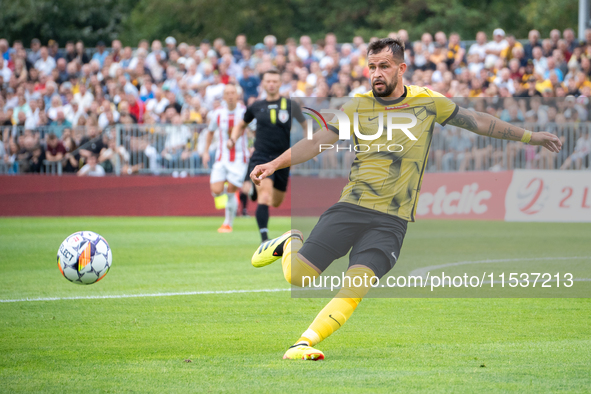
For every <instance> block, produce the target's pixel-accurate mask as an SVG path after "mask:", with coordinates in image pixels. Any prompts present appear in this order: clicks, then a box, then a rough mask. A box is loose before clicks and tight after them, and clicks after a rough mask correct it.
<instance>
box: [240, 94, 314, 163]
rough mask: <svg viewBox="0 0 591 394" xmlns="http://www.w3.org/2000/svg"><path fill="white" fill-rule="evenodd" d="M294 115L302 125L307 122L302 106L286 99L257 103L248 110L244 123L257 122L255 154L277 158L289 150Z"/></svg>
mask: <svg viewBox="0 0 591 394" xmlns="http://www.w3.org/2000/svg"><path fill="white" fill-rule="evenodd" d="M292 105H293V108H292ZM292 115H293V117H295V118H296V120H297V121H298V122H300V123H301V122H304V121H305V118H304V115H303V114H302V109H301V108H300V106H299V105H298V104H297V103H294V102H292V101H291V100H290V99H288V98H285V97H281V98H280V99H279V100H275V101H267V100H259V101H255V102H254V103H253V104H252V105H251V106H250V107H248V108H247V109H246V112H245V113H244V121H245V122H246V123H250V122H252V121H253V120H254V119H256V120H257V129H256V139H255V141H254V150H255V154H256V153H263V154H265V155H269V156H275V157H277V156H279V155H281V154H282V153H283V152H285V151H286V150H288V149H289V147H290V138H289V137H290V130H291V118H292Z"/></svg>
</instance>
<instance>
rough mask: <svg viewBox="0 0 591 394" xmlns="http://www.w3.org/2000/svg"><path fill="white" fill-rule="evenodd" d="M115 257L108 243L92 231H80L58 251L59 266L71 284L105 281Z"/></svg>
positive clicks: (69, 238)
mask: <svg viewBox="0 0 591 394" xmlns="http://www.w3.org/2000/svg"><path fill="white" fill-rule="evenodd" d="M112 261H113V256H112V254H111V248H110V247H109V244H108V243H107V241H106V240H105V239H104V238H103V237H101V236H100V235H98V234H97V233H93V232H92V231H78V232H77V233H74V234H72V235H70V236H69V237H68V238H66V239H65V240H64V242H62V244H61V245H60V248H59V250H58V251H57V266H58V267H59V269H60V272H61V273H62V275H63V276H64V278H66V279H67V280H69V281H70V282H73V283H76V284H78V285H91V284H93V283H95V282H98V281H99V280H101V279H103V278H104V277H105V275H107V272H109V268H111V262H112Z"/></svg>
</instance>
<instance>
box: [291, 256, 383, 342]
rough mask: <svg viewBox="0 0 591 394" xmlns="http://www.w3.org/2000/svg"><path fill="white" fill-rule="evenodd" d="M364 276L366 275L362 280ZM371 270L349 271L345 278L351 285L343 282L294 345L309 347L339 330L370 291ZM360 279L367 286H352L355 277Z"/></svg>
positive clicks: (372, 274)
mask: <svg viewBox="0 0 591 394" xmlns="http://www.w3.org/2000/svg"><path fill="white" fill-rule="evenodd" d="M364 275H367V276H366V277H365V278H367V279H364ZM374 275H375V274H374V273H373V271H372V270H370V269H369V268H367V267H356V268H352V269H349V270H348V271H347V273H346V276H347V277H349V278H351V283H348V281H347V280H345V284H344V285H343V287H342V288H341V290H340V291H339V292H338V293H337V295H336V296H335V298H333V299H332V300H331V301H330V302H329V303H328V304H327V305H326V306H325V307H324V309H322V310H321V311H320V313H319V314H318V316H316V319H314V321H313V322H312V324H311V325H310V327H308V329H307V330H306V331H305V332H304V333H303V334H302V336H301V337H300V339H299V340H298V341H297V342H296V343H300V342H307V343H308V344H309V345H310V346H314V345H316V344H317V343H319V342H321V341H323V340H325V339H326V338H328V337H329V336H330V335H331V334H332V333H333V332H335V331H336V330H338V329H339V328H341V327H342V326H343V325H344V324H345V322H346V321H347V320H348V319H349V318H350V317H351V315H352V314H353V311H355V308H357V305H359V303H360V302H361V299H362V298H363V297H365V295H366V294H367V292H368V291H369V289H370V282H369V280H370V278H371V277H372V276H374ZM357 276H358V277H360V278H361V279H362V280H364V282H363V283H364V285H365V283H367V286H361V287H356V286H354V285H353V284H354V283H359V282H354V278H355V277H357Z"/></svg>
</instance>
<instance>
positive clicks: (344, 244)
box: [250, 38, 562, 360]
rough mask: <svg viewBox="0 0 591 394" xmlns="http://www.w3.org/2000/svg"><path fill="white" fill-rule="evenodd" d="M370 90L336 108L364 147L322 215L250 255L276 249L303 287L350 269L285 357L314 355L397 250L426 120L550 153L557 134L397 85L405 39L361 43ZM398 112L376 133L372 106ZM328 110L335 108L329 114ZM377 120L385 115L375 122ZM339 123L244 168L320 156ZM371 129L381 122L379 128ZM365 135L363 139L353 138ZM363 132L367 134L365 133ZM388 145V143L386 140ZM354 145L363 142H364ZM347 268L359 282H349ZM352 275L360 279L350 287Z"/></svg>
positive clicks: (260, 260) (272, 255)
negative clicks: (393, 123)
mask: <svg viewBox="0 0 591 394" xmlns="http://www.w3.org/2000/svg"><path fill="white" fill-rule="evenodd" d="M367 54H368V67H369V72H370V81H371V86H372V90H371V91H370V92H368V93H365V94H363V95H358V96H356V97H357V98H354V99H352V101H351V102H349V103H347V104H345V105H344V107H343V109H342V111H343V112H344V113H345V114H347V116H348V117H349V118H350V119H351V124H352V125H353V124H354V122H353V120H354V113H355V112H356V113H357V114H358V115H357V118H358V119H359V126H358V127H357V131H356V132H354V131H355V130H354V129H355V128H354V126H351V130H345V134H347V135H352V136H353V137H354V138H355V143H356V144H358V143H360V142H361V143H363V144H366V145H369V146H371V149H369V151H367V152H359V151H358V152H357V153H356V158H355V160H354V162H353V164H352V166H351V172H350V175H349V183H348V184H347V185H346V186H345V188H344V189H343V192H342V194H341V198H340V199H339V201H338V202H337V203H336V204H335V205H333V206H332V207H330V208H329V209H328V210H327V211H326V212H325V213H324V214H322V216H321V217H320V219H319V221H318V223H317V224H316V226H315V227H314V229H313V230H312V232H311V234H310V237H309V238H308V239H307V240H306V242H305V243H304V239H303V236H302V233H301V232H299V231H298V230H291V231H288V232H287V233H285V234H283V235H282V236H281V237H278V238H275V239H271V240H269V241H267V242H265V243H263V244H262V245H261V246H260V247H259V248H258V249H257V250H256V251H255V253H254V255H253V257H252V264H253V265H254V266H255V267H263V266H266V265H268V264H271V263H272V262H274V261H275V260H278V259H280V258H281V261H282V266H283V273H284V276H285V278H286V280H287V281H288V282H289V283H291V284H292V285H295V286H302V285H303V284H304V283H302V282H303V278H304V277H308V278H314V277H317V276H319V275H320V274H321V273H322V272H323V271H324V270H325V269H326V268H327V267H328V266H329V265H330V264H331V263H332V262H333V261H334V260H336V259H338V258H340V257H342V256H344V255H346V254H347V252H349V250H351V253H350V255H349V268H348V270H347V273H346V276H347V277H349V278H351V281H350V283H349V281H347V280H345V281H344V285H343V287H342V288H341V289H340V290H339V292H338V294H337V295H336V296H335V298H333V299H332V300H331V301H330V302H329V303H328V304H327V305H326V306H325V307H324V309H322V311H320V313H319V314H318V316H317V317H316V319H315V320H314V321H313V322H312V324H311V325H310V327H309V328H308V329H307V330H306V331H305V332H304V333H303V334H302V335H301V337H300V338H299V339H298V340H297V341H296V342H295V344H294V345H293V346H291V347H290V348H289V349H288V350H287V352H286V353H285V355H284V356H283V358H285V359H303V360H322V359H324V354H323V353H322V352H321V351H320V350H317V349H315V348H314V347H313V346H316V344H318V343H319V342H321V341H322V340H324V339H326V338H327V337H328V336H329V335H331V334H332V333H333V332H334V331H336V330H337V329H339V328H340V327H342V325H343V324H345V322H346V321H347V319H348V318H349V317H350V316H351V315H352V313H353V311H354V310H355V308H356V307H357V305H358V304H359V302H361V299H362V298H363V297H364V296H365V295H366V293H367V291H368V290H369V288H370V284H368V283H367V279H365V280H363V278H364V277H365V278H372V277H374V276H375V277H377V278H381V277H382V276H384V275H385V274H386V273H387V272H388V271H389V270H390V269H392V267H393V266H394V264H395V263H396V260H397V259H398V257H399V255H400V248H401V247H402V241H403V239H404V235H405V234H406V227H407V223H408V222H409V221H410V222H413V221H414V219H415V212H416V206H417V201H418V197H419V191H420V187H421V180H422V176H423V172H424V169H425V165H426V163H427V156H428V153H429V146H430V143H431V138H432V132H433V125H434V123H435V122H436V123H439V124H441V125H446V124H450V125H453V126H458V127H462V128H465V129H467V130H469V131H472V132H474V133H476V134H479V135H483V136H490V137H493V138H500V139H506V140H511V141H522V142H524V143H529V144H531V145H541V146H543V147H544V148H546V149H548V150H550V151H551V152H558V151H559V150H560V148H561V146H562V143H561V142H560V140H559V139H558V137H556V136H555V135H553V134H551V133H547V132H537V133H532V132H531V131H528V130H524V129H522V128H519V127H517V126H514V125H511V124H509V123H507V122H504V121H501V120H499V119H497V118H495V117H493V116H491V115H489V114H486V113H482V112H475V111H470V110H467V109H464V108H461V107H459V106H457V105H456V104H455V103H454V102H453V101H451V100H449V99H447V98H446V97H444V96H443V95H441V94H439V93H436V92H433V91H431V90H429V89H427V88H424V87H418V86H405V85H404V84H403V79H402V76H403V75H404V73H405V71H406V64H405V63H404V44H403V43H402V42H400V41H398V40H395V39H391V38H384V39H381V40H377V41H374V42H372V43H371V44H370V45H369V46H368V49H367ZM394 112H395V113H397V115H396V116H399V117H406V118H407V119H410V120H411V124H412V125H411V124H409V126H408V128H407V129H406V130H404V127H401V128H400V130H403V131H404V133H403V132H401V131H400V130H395V131H394V133H391V135H390V136H388V135H387V133H385V132H383V133H381V135H380V136H378V137H376V138H375V139H374V140H371V136H372V135H377V134H376V131H375V130H376V126H377V125H378V123H377V122H378V121H377V120H376V119H377V115H378V114H379V113H382V114H391V113H394ZM335 118H336V117H335ZM383 122H384V123H382V125H383V124H385V121H383ZM338 125H339V123H338V122H335V119H333V121H331V122H330V123H329V125H328V127H327V128H322V129H320V130H319V131H317V132H316V133H314V135H313V137H312V139H303V140H301V141H299V142H298V143H297V144H295V145H294V146H293V147H292V148H291V149H289V150H287V151H286V152H285V153H283V154H282V155H281V156H279V157H278V158H276V159H275V160H273V161H271V162H268V163H266V164H262V165H258V166H256V167H255V168H254V169H253V171H252V172H251V174H250V176H251V179H252V180H253V182H254V183H255V184H259V183H260V182H261V180H263V179H265V178H266V177H268V176H270V175H271V174H273V172H274V171H276V170H278V169H281V168H285V167H289V166H292V165H295V164H299V163H303V162H306V161H308V160H310V159H312V158H313V157H314V156H316V155H318V154H319V153H320V151H321V147H323V146H325V147H326V146H330V145H332V144H334V143H335V142H337V141H338V140H339V132H340V133H341V135H343V130H339V129H338V127H337V126H338ZM378 130H379V129H378ZM360 135H364V137H365V138H363V139H364V140H365V141H359V139H358V138H359V136H360ZM368 136H369V137H368ZM389 145H395V147H394V148H391V149H390V150H388V149H385V148H384V147H385V146H389ZM360 150H367V149H366V148H365V147H364V148H362V149H360ZM355 277H360V278H362V281H361V282H360V281H355V280H354V279H355ZM354 283H363V285H362V286H359V287H356V286H355V285H354Z"/></svg>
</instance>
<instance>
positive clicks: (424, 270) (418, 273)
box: [0, 256, 591, 303]
mask: <svg viewBox="0 0 591 394" xmlns="http://www.w3.org/2000/svg"><path fill="white" fill-rule="evenodd" d="M575 259H591V256H572V257H529V258H520V259H497V260H477V261H460V262H457V263H448V264H441V265H432V266H429V267H423V268H417V269H415V270H413V271H411V272H410V273H409V274H408V275H409V276H411V275H416V276H424V275H426V273H427V272H429V271H431V270H434V269H439V268H446V267H453V266H458V265H465V264H484V263H506V262H516V261H544V260H575ZM574 280H575V281H578V280H577V279H574ZM579 280H580V281H589V279H586V278H583V279H579ZM290 290H291V289H289V288H288V289H258V290H217V291H186V292H179V293H151V294H114V295H95V296H74V297H39V298H20V299H13V300H0V303H9V302H33V301H65V300H104V299H109V298H143V297H172V296H185V295H206V294H239V293H275V292H280V291H290Z"/></svg>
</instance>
